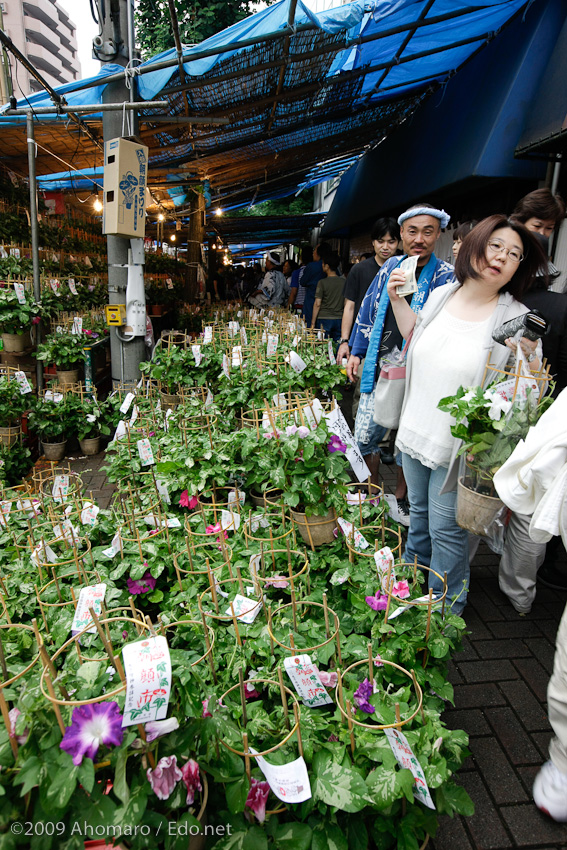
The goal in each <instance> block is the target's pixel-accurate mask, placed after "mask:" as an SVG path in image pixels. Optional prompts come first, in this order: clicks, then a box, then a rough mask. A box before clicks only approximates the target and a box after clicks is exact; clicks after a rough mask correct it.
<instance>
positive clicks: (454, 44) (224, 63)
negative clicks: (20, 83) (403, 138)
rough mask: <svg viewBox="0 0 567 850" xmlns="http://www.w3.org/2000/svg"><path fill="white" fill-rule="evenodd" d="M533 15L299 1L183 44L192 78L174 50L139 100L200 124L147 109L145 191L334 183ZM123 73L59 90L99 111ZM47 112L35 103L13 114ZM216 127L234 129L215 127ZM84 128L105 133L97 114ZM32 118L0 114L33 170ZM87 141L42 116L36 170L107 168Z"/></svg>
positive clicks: (143, 70) (400, 0)
mask: <svg viewBox="0 0 567 850" xmlns="http://www.w3.org/2000/svg"><path fill="white" fill-rule="evenodd" d="M526 5H527V4H526V0H478V2H475V3H474V5H469V4H468V3H466V2H465V0H355V2H352V3H347V4H345V5H343V6H339V7H338V8H336V9H332V10H329V11H327V12H324V13H321V14H317V15H316V14H314V13H313V12H312V11H310V10H309V9H308V8H307V7H306V6H305V5H304V3H303V2H301V0H298V2H297V5H296V6H295V4H294V3H293V2H292V0H280V2H278V3H275V4H274V5H273V6H269V7H267V8H266V9H264V10H262V11H261V12H258V13H257V14H255V15H252V16H251V17H249V18H247V19H245V20H243V21H240V22H239V23H237V24H235V25H233V26H232V27H229V28H228V29H226V30H224V31H223V32H220V33H217V34H216V35H214V36H212V37H211V38H209V39H207V40H206V41H204V42H202V43H201V44H199V45H196V46H192V47H186V48H184V51H183V78H182V77H181V76H180V72H179V67H178V65H177V63H176V58H175V51H173V50H171V51H168V52H166V53H163V54H160V55H159V56H155V57H153V58H152V59H151V60H148V61H147V62H144V63H143V64H142V65H141V66H140V69H139V70H140V73H139V74H138V75H137V76H136V85H137V88H138V95H137V96H138V98H144V99H150V98H153V99H160V100H162V99H166V100H168V102H169V109H168V110H167V111H166V112H167V114H168V115H170V116H172V117H177V116H184V115H186V114H187V112H188V114H189V116H195V118H197V119H199V121H200V122H204V123H194V124H192V125H191V127H188V126H187V125H186V124H181V125H180V124H174V123H163V122H162V123H157V122H155V121H154V122H152V112H151V110H150V109H147V108H146V109H141V116H140V120H141V127H140V133H139V135H140V136H141V137H142V139H143V140H144V141H145V142H146V143H147V144H148V145H149V147H150V163H149V184H150V186H151V187H152V188H153V189H154V191H156V190H157V189H158V187H159V186H160V185H161V186H163V185H164V184H165V183H166V181H167V179H168V177H169V180H171V179H172V178H173V179H175V182H176V183H177V184H180V185H181V187H182V181H183V175H185V176H186V177H187V180H188V181H189V182H192V183H195V181H196V180H197V181H200V180H205V179H208V180H209V182H210V186H211V191H212V196H213V201H214V202H216V203H220V204H221V205H222V206H223V207H224V208H228V207H231V206H232V207H238V206H248V205H250V204H251V203H258V202H260V201H262V200H266V199H268V198H274V197H278V196H279V197H281V196H282V195H286V194H292V193H295V192H297V190H298V187H300V186H302V185H304V186H312V185H314V184H315V183H316V182H317V181H318V180H319V179H320V180H322V179H328V177H329V176H336V174H337V172H336V171H333V169H332V168H331V169H330V170H329V168H327V166H326V165H324V164H325V163H326V161H327V160H334V161H335V162H336V161H340V160H343V161H344V162H346V161H347V160H348V158H356V157H358V156H359V155H360V154H361V153H362V152H363V151H364V150H365V149H369V148H371V147H373V146H375V145H376V144H378V143H379V142H380V141H381V140H382V139H383V138H385V137H386V136H387V135H388V134H389V133H390V132H391V131H392V129H393V128H394V127H396V126H397V125H399V124H400V123H401V122H402V121H403V120H404V119H405V118H407V117H408V116H409V115H410V114H412V112H413V111H414V110H415V109H416V108H417V107H418V106H419V105H420V104H421V103H422V102H423V100H424V99H425V98H427V97H428V96H429V95H430V94H431V93H432V92H433V91H434V90H435V89H436V88H437V87H438V86H439V85H440V84H443V83H445V82H446V81H447V79H448V78H450V77H451V76H452V75H453V74H454V73H455V72H456V71H458V69H459V68H460V67H461V66H462V65H463V63H465V62H466V61H467V60H468V59H470V57H471V56H473V54H475V52H477V51H478V50H479V49H480V48H482V47H483V46H484V45H485V44H486V43H487V42H489V41H491V40H492V39H493V38H494V37H495V34H496V33H498V32H499V30H500V29H501V28H502V27H503V26H504V25H505V24H506V23H507V22H509V21H510V19H511V18H513V17H514V15H516V14H517V13H518V12H519V11H520V10H521V9H522V8H523V7H525V6H526ZM496 37H498V38H500V37H501V36H496ZM116 74H119V75H122V74H123V69H119V68H117V66H108V65H107V66H105V67H104V71H103V72H102V73H101V74H99V75H98V76H97V77H95V78H91V79H88V80H83V81H79V82H74V83H70V84H68V85H65V86H61V87H60V88H59V89H58V91H59V93H60V94H63V95H64V96H65V98H66V100H67V102H68V104H69V105H71V106H77V105H85V104H89V103H90V104H98V103H100V102H101V101H102V98H103V92H104V88H105V86H106V84H107V83H108V81H109V80H110V81H112V80H114V79H115V78H116ZM50 102H51V101H50V99H49V97H48V96H47V95H46V94H44V93H38V94H35V95H31V96H30V97H29V99H25V100H21V101H20V102H19V103H18V106H19V107H23V108H27V107H28V105H31V107H32V108H35V109H37V108H39V107H42V106H49V105H50ZM464 106H465V105H463V108H464ZM162 117H163V115H162ZM218 118H222V119H224V120H226V119H228V123H225V124H222V125H219V124H216V123H215V120H216V119H218ZM84 120H85V121H88V123H89V126H90V127H91V128H92V129H93V130H95V131H97V130H98V129H99V127H100V115H96V113H95V114H93V115H92V116H90V117H89V118H85V119H84ZM23 121H24V119H23V118H17V117H10V116H7V115H4V116H2V115H0V124H2V125H5V126H3V127H2V136H1V138H0V151H2V154H3V159H4V161H5V162H6V164H7V165H8V166H10V162H12V164H13V167H14V170H18V171H20V172H21V171H25V170H26V165H25V144H23V142H24V139H25V129H24V127H23V126H22V122H23ZM207 122H210V123H207ZM79 132H80V131H79V130H78V129H76V128H74V127H73V125H67V119H66V117H62V116H57V115H56V114H55V113H53V114H52V115H51V116H45V115H42V116H39V117H38V125H37V129H36V138H37V140H38V142H39V143H40V144H41V145H42V147H40V148H39V149H38V164H37V171H38V174H40V175H43V176H45V175H47V174H48V173H49V172H50V171H52V170H55V169H57V171H58V172H59V171H61V163H60V162H57V161H56V160H54V159H53V158H52V157H51V156H50V153H49V152H52V153H57V154H58V155H59V156H61V157H62V158H63V159H64V160H65V161H67V162H69V163H70V166H71V168H76V169H80V170H84V169H85V168H87V167H93V164H96V165H100V164H101V152H100V149H97V147H96V146H95V145H94V144H93V142H92V141H91V140H89V139H88V138H86V137H84V136H81V137H80V138H79V136H78V134H79ZM46 149H47V150H46ZM18 160H19V161H18ZM321 164H323V165H321ZM178 188H179V186H178V187H177V188H176V192H178ZM163 193H164V196H165V189H163ZM184 194H185V193H184V192H183V191H181V192H178V198H183V195H184ZM181 203H184V200H182V201H181Z"/></svg>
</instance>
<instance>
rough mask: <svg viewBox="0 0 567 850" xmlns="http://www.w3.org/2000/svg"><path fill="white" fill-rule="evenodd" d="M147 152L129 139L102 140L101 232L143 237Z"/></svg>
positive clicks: (144, 227) (144, 230)
mask: <svg viewBox="0 0 567 850" xmlns="http://www.w3.org/2000/svg"><path fill="white" fill-rule="evenodd" d="M148 153H149V150H148V148H147V147H146V146H145V145H142V144H140V143H139V142H136V141H131V140H130V139H109V140H108V141H107V142H106V143H105V145H104V213H103V220H102V232H103V233H106V234H110V235H113V236H126V237H130V238H133V237H139V238H143V237H144V234H145V232H146V185H147V178H148Z"/></svg>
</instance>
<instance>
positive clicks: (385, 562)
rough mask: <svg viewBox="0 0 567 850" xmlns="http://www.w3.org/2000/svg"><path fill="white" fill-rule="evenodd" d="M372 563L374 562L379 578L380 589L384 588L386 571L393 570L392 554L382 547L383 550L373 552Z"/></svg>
mask: <svg viewBox="0 0 567 850" xmlns="http://www.w3.org/2000/svg"><path fill="white" fill-rule="evenodd" d="M374 561H375V562H376V570H377V572H378V575H379V576H380V581H381V583H382V587H384V585H385V582H386V577H387V575H388V570H391V569H393V568H394V554H393V552H392V550H391V549H390V547H389V546H384V548H383V549H379V550H378V551H377V552H374Z"/></svg>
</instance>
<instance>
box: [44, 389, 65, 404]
mask: <svg viewBox="0 0 567 850" xmlns="http://www.w3.org/2000/svg"><path fill="white" fill-rule="evenodd" d="M43 398H44V401H52V402H53V404H59V403H60V402H62V401H63V393H55V392H53V390H45V393H44V394H43Z"/></svg>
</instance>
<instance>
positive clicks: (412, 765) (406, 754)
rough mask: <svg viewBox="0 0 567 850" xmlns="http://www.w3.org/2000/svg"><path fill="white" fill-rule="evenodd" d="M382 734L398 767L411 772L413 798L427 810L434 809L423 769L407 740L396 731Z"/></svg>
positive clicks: (386, 730) (388, 730)
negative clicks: (384, 735)
mask: <svg viewBox="0 0 567 850" xmlns="http://www.w3.org/2000/svg"><path fill="white" fill-rule="evenodd" d="M384 732H385V733H386V737H387V738H388V743H389V744H390V747H391V748H392V752H393V753H394V755H395V757H396V760H397V762H398V764H399V765H400V767H402V768H406V769H407V770H411V772H412V774H413V779H414V784H413V796H414V797H415V798H416V800H419V801H420V802H422V803H423V804H424V806H427V808H428V809H435V803H434V802H433V800H432V799H431V794H430V793H429V787H428V785H427V782H426V781H425V774H424V772H423V768H422V767H421V765H420V763H419V762H418V760H417V758H416V757H415V755H414V752H413V750H412V748H411V747H410V745H409V742H408V739H407V738H406V736H405V735H404V733H403V732H400V731H399V730H398V729H384Z"/></svg>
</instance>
